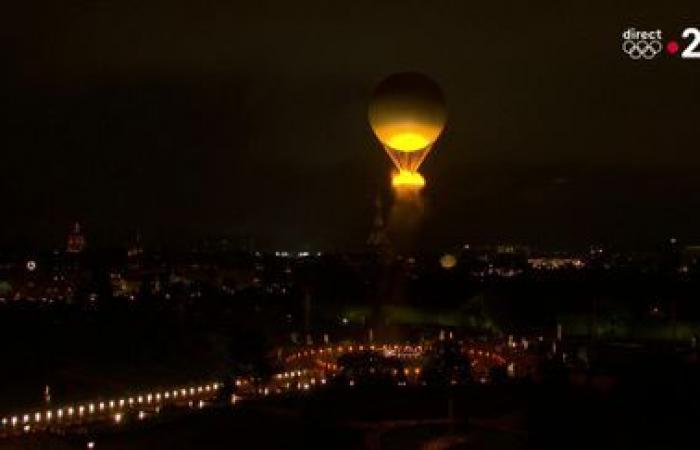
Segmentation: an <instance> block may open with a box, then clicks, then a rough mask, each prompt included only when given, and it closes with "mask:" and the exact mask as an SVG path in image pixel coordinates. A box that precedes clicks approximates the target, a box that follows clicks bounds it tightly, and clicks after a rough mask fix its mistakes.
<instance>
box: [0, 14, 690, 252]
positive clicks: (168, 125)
mask: <svg viewBox="0 0 700 450" xmlns="http://www.w3.org/2000/svg"><path fill="white" fill-rule="evenodd" d="M675 3H677V4H674V5H673V7H672V8H671V7H669V5H666V4H662V3H658V2H641V3H640V2H636V3H632V4H630V6H624V5H608V4H605V5H601V6H594V5H590V4H589V3H583V2H581V3H579V4H576V5H569V6H563V5H561V6H555V7H547V6H533V5H525V4H517V3H514V4H511V5H508V6H507V7H504V5H503V4H493V5H485V4H478V5H468V6H465V5H459V4H455V5H448V4H441V5H432V4H431V5H430V7H427V3H423V2H413V3H410V4H404V3H401V5H403V6H402V7H401V8H399V7H398V5H399V3H397V2H384V3H380V4H377V3H376V2H360V3H358V2H355V3H353V7H352V8H348V9H344V10H342V11H338V9H337V8H335V7H334V6H335V5H325V4H324V3H323V2H317V1H313V0H309V1H306V2H301V3H300V2H295V3H294V5H277V4H276V3H274V4H271V5H267V4H266V3H265V2H255V4H251V5H245V4H241V5H232V4H228V3H227V4H224V3H221V4H217V3H216V2H215V3H213V4H208V5H205V6H198V7H187V6H183V5H180V4H176V3H173V2H149V3H148V4H142V2H119V3H118V4H116V3H115V4H110V3H109V2H103V3H99V4H80V5H74V6H71V7H65V6H64V7H61V6H56V5H53V4H51V2H43V4H44V5H43V12H42V14H40V15H38V14H35V11H36V10H35V9H33V8H31V7H29V6H24V5H20V4H14V5H11V6H8V8H7V9H10V11H7V13H6V14H3V18H2V19H0V21H2V22H3V23H2V24H1V25H2V27H0V28H1V29H2V31H1V32H0V37H2V38H3V41H4V42H5V43H6V44H9V47H8V48H9V50H10V52H9V53H8V54H7V57H6V58H5V60H6V61H7V62H8V63H9V64H6V66H7V67H8V69H6V71H5V72H4V73H3V74H2V75H0V77H1V79H2V81H3V82H2V88H0V89H1V90H2V96H3V102H2V107H0V108H2V110H3V113H4V114H3V115H4V117H5V120H4V121H3V122H4V124H5V126H6V130H5V131H4V132H3V133H1V137H0V139H1V140H2V144H1V145H2V147H3V148H4V149H5V151H4V155H3V156H4V157H3V164H2V166H3V169H4V170H3V176H2V177H1V178H0V191H1V192H3V194H4V195H3V200H4V205H3V219H4V220H3V221H2V224H1V225H0V247H19V246H29V247H38V248H53V247H61V246H62V243H63V240H64V237H65V234H66V233H67V231H68V229H69V227H70V225H71V224H72V223H73V222H74V221H76V220H77V221H80V222H81V223H83V224H84V226H85V230H86V233H87V235H88V238H89V242H92V243H94V244H95V245H97V246H98V247H110V246H118V245H122V244H123V243H124V242H125V241H126V240H127V239H128V238H129V237H130V236H131V235H132V234H133V233H134V230H137V229H138V230H140V231H141V232H142V235H143V237H144V240H145V241H146V242H147V243H153V244H163V245H170V244H172V243H178V242H180V241H195V240H200V239H202V238H206V237H208V236H227V235H232V236H249V237H252V238H254V239H255V240H256V241H257V242H260V243H261V244H260V245H262V246H264V247H269V248H274V247H282V248H292V249H294V248H299V249H304V248H310V249H314V248H320V249H327V248H351V249H352V248H359V247H361V246H362V245H364V242H365V240H366V238H367V235H368V233H369V229H370V227H371V224H372V218H373V216H374V199H375V197H376V196H377V195H378V194H381V195H383V196H384V198H385V201H386V200H388V195H389V192H388V186H387V184H388V171H389V164H388V162H387V160H386V158H385V156H384V154H383V152H382V151H381V149H380V147H379V144H378V143H377V142H376V140H375V139H374V137H373V136H372V133H371V131H370V129H369V126H368V124H367V118H366V110H367V103H368V101H369V96H370V93H371V91H372V89H373V87H374V86H375V84H376V83H377V82H378V81H379V80H381V79H382V78H383V77H385V76H387V75H389V74H391V73H394V72H399V71H405V70H418V71H421V72H423V73H426V74H427V75H429V76H430V77H432V78H434V79H435V80H436V81H437V82H438V83H439V84H440V86H441V87H442V89H443V90H444V92H445V95H446V98H447V103H448V108H449V112H450V118H449V120H448V125H447V129H446V132H445V134H444V135H443V136H442V138H441V139H440V140H439V141H438V144H437V147H436V149H435V151H434V153H433V154H432V155H430V157H429V158H428V160H427V161H426V163H425V165H424V173H425V174H426V178H427V180H428V187H427V189H426V192H425V195H426V198H427V207H428V214H427V216H426V222H425V228H424V230H423V232H422V234H421V241H422V246H423V247H425V248H431V247H435V246H445V245H453V244H454V243H458V242H476V243H478V242H517V243H523V244H533V245H540V246H544V247H565V248H566V247H582V246H585V245H588V244H592V243H599V244H603V245H613V244H614V245H621V246H627V247H635V246H640V247H645V246H653V245H656V243H659V242H663V241H665V240H667V239H668V238H670V237H671V236H674V237H677V238H679V239H681V240H682V241H684V242H688V243H693V242H698V241H700V231H698V230H700V200H699V199H698V197H697V195H696V192H697V191H698V189H699V188H700V179H698V177H697V173H698V170H699V169H700V156H698V152H697V151H696V150H695V147H696V145H697V142H698V138H699V137H700V128H698V127H697V117H698V115H699V113H700V105H699V103H698V102H697V99H698V98H699V94H700V88H699V86H698V82H697V80H698V79H699V78H698V76H699V75H700V65H698V64H697V62H696V61H682V60H680V59H672V58H668V57H667V58H663V59H659V60H654V61H645V62H638V61H631V60H629V58H627V57H626V56H625V55H624V54H623V53H622V52H621V51H620V34H621V33H622V32H623V31H624V29H626V28H627V27H630V26H636V27H637V28H640V29H644V28H649V29H656V28H660V29H663V30H665V32H667V33H677V32H679V31H680V30H681V29H682V27H684V26H690V25H693V24H692V23H689V22H688V18H692V17H696V15H694V14H693V9H695V10H696V11H697V9H698V8H697V5H696V4H695V3H696V2H690V1H684V2H675ZM273 6H274V7H273ZM524 17H527V18H528V20H524V19H523V18H524ZM487 24H488V25H487ZM496 24H497V26H496ZM407 27H409V28H412V29H415V30H420V32H419V33H407V32H406V28H407ZM319 36H322V37H323V38H322V39H321V38H319ZM675 37H676V38H678V36H675Z"/></svg>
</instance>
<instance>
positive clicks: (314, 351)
mask: <svg viewBox="0 0 700 450" xmlns="http://www.w3.org/2000/svg"><path fill="white" fill-rule="evenodd" d="M365 349H368V350H370V351H375V350H376V349H381V350H384V351H401V350H403V351H405V352H408V353H411V354H415V355H417V354H420V353H422V352H423V350H424V348H423V347H422V346H420V345H418V346H415V347H413V346H410V345H406V346H401V345H396V344H394V345H387V344H385V345H382V346H381V347H376V346H374V345H369V346H364V345H357V346H353V345H348V346H341V345H339V346H338V347H335V348H334V347H326V348H320V349H313V348H312V349H309V350H304V351H299V352H296V353H294V354H291V355H289V356H287V358H286V360H287V362H291V361H294V360H295V359H298V358H302V357H308V356H314V355H317V354H318V355H323V354H324V353H325V354H333V353H352V352H353V351H355V350H357V351H360V352H361V351H364V350H365ZM467 353H468V354H469V355H471V356H474V355H478V356H484V357H486V358H492V359H494V360H495V361H496V362H498V363H499V364H505V363H506V362H507V361H506V359H505V358H504V357H503V356H501V355H500V354H498V353H497V352H494V351H488V350H475V349H473V348H470V349H468V350H467ZM399 356H401V355H399ZM336 367H337V366H336Z"/></svg>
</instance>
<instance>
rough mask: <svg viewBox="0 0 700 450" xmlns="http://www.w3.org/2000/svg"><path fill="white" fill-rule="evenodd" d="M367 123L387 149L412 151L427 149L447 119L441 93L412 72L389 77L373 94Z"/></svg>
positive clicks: (430, 82) (426, 78)
mask: <svg viewBox="0 0 700 450" xmlns="http://www.w3.org/2000/svg"><path fill="white" fill-rule="evenodd" d="M368 115H369V123H370V126H371V127H372V131H374V134H375V135H376V136H377V138H378V139H379V141H380V142H381V143H382V144H383V145H384V146H385V147H388V149H392V150H397V151H399V152H415V151H419V150H424V149H426V148H428V147H430V146H431V145H432V144H433V143H434V142H435V141H436V140H437V138H438V137H439V136H440V133H441V132H442V129H443V128H444V127H445V121H446V120H447V110H446V108H445V99H444V97H443V95H442V91H440V88H439V87H438V85H437V84H435V82H434V81H433V80H431V79H430V78H428V77H426V76H425V75H422V74H419V73H413V72H407V73H399V74H395V75H391V76H389V77H388V78H386V79H385V80H384V81H382V82H381V83H380V84H379V85H378V86H377V88H376V89H375V91H374V95H373V96H372V101H371V102H370V105H369V114H368Z"/></svg>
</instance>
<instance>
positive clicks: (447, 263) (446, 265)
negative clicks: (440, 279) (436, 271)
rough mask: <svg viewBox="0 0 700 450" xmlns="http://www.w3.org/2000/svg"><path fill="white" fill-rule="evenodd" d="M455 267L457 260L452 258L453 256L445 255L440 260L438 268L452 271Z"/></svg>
mask: <svg viewBox="0 0 700 450" xmlns="http://www.w3.org/2000/svg"><path fill="white" fill-rule="evenodd" d="M456 265H457V258H455V257H454V255H450V254H449V253H447V254H445V255H443V256H442V258H440V266H441V267H442V268H443V269H452V268H453V267H454V266H456Z"/></svg>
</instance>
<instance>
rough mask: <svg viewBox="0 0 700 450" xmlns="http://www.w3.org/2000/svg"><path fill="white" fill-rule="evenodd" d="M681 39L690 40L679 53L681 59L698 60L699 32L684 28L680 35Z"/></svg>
mask: <svg viewBox="0 0 700 450" xmlns="http://www.w3.org/2000/svg"><path fill="white" fill-rule="evenodd" d="M681 37H683V39H688V38H691V39H692V40H691V41H690V44H688V46H687V47H686V48H685V50H683V53H681V58H685V59H700V49H698V47H700V30H698V29H697V28H686V29H685V30H683V34H682V35H681Z"/></svg>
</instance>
